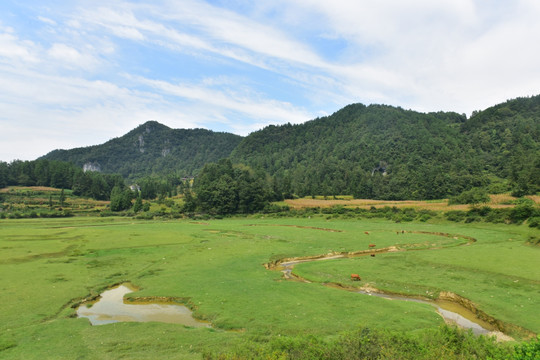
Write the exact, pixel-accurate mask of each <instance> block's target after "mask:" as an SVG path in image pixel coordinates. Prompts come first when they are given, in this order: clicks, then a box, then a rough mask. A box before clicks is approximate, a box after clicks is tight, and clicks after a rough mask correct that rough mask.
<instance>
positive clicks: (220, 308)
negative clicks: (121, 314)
mask: <svg viewBox="0 0 540 360" xmlns="http://www.w3.org/2000/svg"><path fill="white" fill-rule="evenodd" d="M351 201H352V200H351ZM434 233H444V234H449V235H445V236H441V235H437V234H434ZM538 235H539V231H538V230H537V229H532V228H529V227H527V226H523V225H522V226H517V225H503V224H497V225H494V224H484V223H482V224H456V223H440V224H436V225H434V224H429V223H415V222H408V223H405V224H403V223H401V224H399V223H394V222H390V221H386V220H381V219H369V220H343V219H341V220H340V219H338V220H326V218H323V217H322V216H314V217H312V218H311V219H307V218H302V219H298V218H280V219H266V218H262V217H261V216H256V217H249V218H232V219H224V220H205V221H190V220H168V221H155V220H154V221H141V220H134V219H131V218H98V217H75V218H64V219H20V220H7V219H5V220H0V273H1V274H2V276H1V277H0V302H1V303H2V308H1V309H0V358H2V359H22V358H24V359H37V358H40V359H44V358H45V359H48V358H88V359H118V358H129V359H137V358H156V359H159V358H178V359H200V358H201V354H202V353H203V352H206V351H222V350H227V349H232V348H234V347H235V346H236V345H237V344H240V343H244V342H246V341H248V340H249V341H256V339H257V338H265V337H268V336H278V335H291V336H294V335H298V334H313V335H316V336H328V337H332V336H335V335H336V334H338V333H339V332H342V331H345V330H351V329H355V328H356V327H358V326H369V327H376V328H384V329H394V330H401V331H409V332H415V331H418V330H421V329H428V328H434V327H437V326H439V325H440V324H442V323H443V320H442V318H441V317H440V316H439V315H438V314H437V313H436V312H435V311H434V310H433V308H432V307H431V306H429V305H425V304H418V303H411V302H400V301H389V300H385V299H380V298H376V297H374V296H367V295H361V294H356V293H353V292H349V291H344V290H340V289H336V288H330V287H327V286H323V285H322V284H321V283H322V282H334V283H337V284H343V285H346V286H358V287H361V286H366V285H369V286H371V287H374V288H379V289H383V290H386V291H391V292H397V293H405V294H409V295H422V296H430V297H436V296H437V294H438V293H439V292H440V291H451V292H454V293H456V294H458V295H460V296H462V297H464V298H467V299H469V300H471V301H472V302H474V304H476V305H477V306H478V308H480V309H481V310H483V311H485V312H486V313H487V314H489V315H490V316H492V317H494V318H496V319H498V320H501V321H503V322H505V323H508V324H514V325H517V326H519V327H522V328H525V329H527V330H529V331H532V332H535V333H538V332H540V319H539V318H538V316H537V310H538V308H539V306H540V267H539V266H538V259H539V258H540V247H538V246H530V245H527V243H526V241H527V239H528V238H529V237H530V236H538ZM464 237H471V238H474V239H476V240H477V241H476V242H474V243H469V242H468V241H464V240H463V239H465V238H464ZM369 244H374V245H376V248H385V247H392V246H393V247H396V248H402V249H417V250H415V251H402V252H392V253H386V254H378V255H377V257H375V258H371V257H361V258H349V259H336V260H325V261H318V262H310V263H305V264H299V265H297V266H296V267H295V269H294V272H295V273H297V274H299V275H301V276H302V277H304V278H306V279H308V280H310V281H312V283H302V282H295V281H287V280H285V279H283V275H282V273H281V272H279V271H272V270H267V269H266V268H265V267H264V264H266V263H269V262H272V261H276V260H279V259H282V258H288V257H302V256H313V255H322V254H328V253H341V252H354V251H358V250H365V249H368V245H369ZM467 244H468V245H467ZM352 272H355V273H360V274H361V275H362V277H363V280H362V281H361V282H352V281H351V280H350V274H351V273H352ZM126 281H129V282H131V283H132V284H134V285H136V286H137V287H139V288H140V289H141V290H140V291H138V292H135V293H131V294H129V295H128V297H132V298H137V297H165V298H167V297H171V298H185V299H186V300H187V301H186V302H187V305H188V306H190V307H192V308H193V309H194V310H195V316H197V317H199V318H201V319H205V320H208V321H210V322H211V323H212V324H213V326H214V328H213V329H206V328H189V327H184V326H181V325H174V324H162V323H116V324H109V325H104V326H91V325H90V324H89V322H88V320H87V319H78V318H75V317H74V314H75V309H74V307H75V306H76V305H77V304H78V303H79V302H80V301H82V300H83V299H84V298H89V297H91V296H95V295H97V294H99V293H100V292H101V291H102V290H103V289H106V288H107V287H109V286H112V285H114V284H118V283H121V282H126ZM510 335H512V336H520V334H519V333H517V332H516V333H510Z"/></svg>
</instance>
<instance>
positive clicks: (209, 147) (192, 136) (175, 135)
mask: <svg viewBox="0 0 540 360" xmlns="http://www.w3.org/2000/svg"><path fill="white" fill-rule="evenodd" d="M539 144H540V95H538V96H533V97H528V98H517V99H512V100H508V101H506V102H504V103H501V104H497V105H494V106H492V107H489V108H487V109H485V110H483V111H479V112H475V113H473V114H472V116H471V117H470V118H467V117H466V116H465V115H462V114H458V113H455V112H442V111H441V112H430V113H421V112H417V111H413V110H404V109H402V108H400V107H394V106H390V105H379V104H371V105H364V104H359V103H357V104H350V105H347V106H345V107H343V108H342V109H339V110H337V111H336V112H335V113H333V114H332V115H329V116H325V117H321V118H316V119H313V120H310V121H307V122H305V123H302V124H296V125H291V124H283V125H269V126H266V127H265V128H263V129H260V130H258V131H255V132H253V133H251V134H249V135H247V136H245V137H241V136H239V135H234V134H230V133H217V132H213V131H211V130H204V129H171V128H169V127H167V126H166V125H163V124H160V123H159V122H157V121H148V122H146V123H144V124H141V125H139V126H138V127H137V128H135V129H133V130H132V131H130V132H128V133H127V134H126V135H124V136H122V137H120V138H115V139H112V140H110V141H108V142H106V143H104V144H102V145H93V146H91V147H86V148H76V149H72V150H55V151H53V152H51V153H49V154H47V155H45V156H43V157H42V158H45V159H50V160H62V161H70V162H72V163H75V164H77V165H78V166H84V165H85V164H87V165H88V166H97V165H99V168H100V170H102V171H104V172H117V173H120V174H121V175H122V176H124V177H125V178H131V179H134V178H137V177H141V176H147V175H152V174H155V175H163V174H166V173H167V172H171V171H174V172H177V173H182V174H184V175H196V174H197V172H198V171H199V170H200V169H201V168H202V166H204V164H205V163H208V162H216V161H217V160H219V159H220V158H230V159H231V160H232V161H233V162H236V163H244V164H246V165H248V166H251V167H253V168H256V169H262V170H264V171H265V172H266V173H268V174H269V175H270V176H272V177H273V178H275V182H276V187H279V188H280V189H281V191H282V192H283V193H290V194H292V193H294V194H297V195H299V196H306V195H337V194H354V195H355V196H356V197H363V198H380V199H390V200H397V199H431V198H442V197H446V196H449V195H455V194H459V193H461V192H462V191H465V190H468V189H471V188H473V187H483V188H486V189H489V190H490V191H492V192H500V191H503V190H509V189H511V188H521V192H525V193H531V192H535V191H538V189H539V188H540V184H539V181H540V180H539V179H540V174H538V168H540V150H539V149H540V145H539ZM376 170H378V171H376ZM519 184H521V185H519Z"/></svg>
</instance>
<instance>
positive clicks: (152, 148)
mask: <svg viewBox="0 0 540 360" xmlns="http://www.w3.org/2000/svg"><path fill="white" fill-rule="evenodd" d="M241 139H242V138H241V137H240V136H238V135H234V134H229V133H221V132H213V131H210V130H205V129H189V130H186V129H171V128H169V127H167V126H165V125H162V124H160V123H158V122H156V121H148V122H146V123H144V124H143V125H140V126H139V127H137V128H135V129H134V130H132V131H130V132H129V133H127V134H126V135H124V136H122V137H119V138H115V139H112V140H110V141H108V142H106V143H104V144H101V145H95V146H89V147H82V148H76V149H71V150H54V151H52V152H50V153H48V154H47V155H45V156H43V157H42V159H47V160H58V161H68V162H71V163H74V164H76V165H78V166H80V167H84V168H85V169H90V170H98V171H102V172H105V173H118V174H121V175H122V176H123V177H125V178H132V179H134V178H139V177H143V176H146V175H151V174H167V173H170V172H175V173H177V174H181V175H183V176H187V175H192V174H194V173H196V171H197V170H199V169H200V168H202V167H203V165H204V164H206V163H208V162H215V161H218V160H219V159H221V158H225V157H228V156H229V155H230V153H231V151H232V150H233V149H234V148H235V147H236V146H237V145H238V143H239V142H240V141H241Z"/></svg>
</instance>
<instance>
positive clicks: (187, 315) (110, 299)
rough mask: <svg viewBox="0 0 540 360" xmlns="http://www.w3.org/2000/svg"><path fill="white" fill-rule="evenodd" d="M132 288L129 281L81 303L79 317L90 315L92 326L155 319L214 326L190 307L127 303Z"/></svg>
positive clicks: (166, 321)
mask: <svg viewBox="0 0 540 360" xmlns="http://www.w3.org/2000/svg"><path fill="white" fill-rule="evenodd" d="M133 291H135V289H133V288H131V287H130V286H128V285H126V284H122V285H119V286H117V287H115V288H112V289H109V290H106V291H104V292H103V293H102V294H101V295H100V298H99V300H98V301H97V302H95V303H84V304H81V305H80V306H79V307H78V308H77V316H78V317H85V318H88V320H90V323H91V324H92V325H105V324H110V323H115V322H149V321H156V322H163V323H173V324H182V325H185V326H191V327H211V326H210V324H209V323H206V322H203V321H199V320H196V319H194V318H193V316H192V312H191V310H189V309H188V308H187V307H186V306H183V305H172V304H159V303H142V304H127V303H125V302H124V295H126V294H129V293H131V292H133Z"/></svg>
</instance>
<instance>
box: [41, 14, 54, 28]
mask: <svg viewBox="0 0 540 360" xmlns="http://www.w3.org/2000/svg"><path fill="white" fill-rule="evenodd" d="M38 20H39V21H42V22H44V23H45V24H48V25H52V26H56V25H57V24H56V21H54V20H52V19H49V18H47V17H44V16H38Z"/></svg>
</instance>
